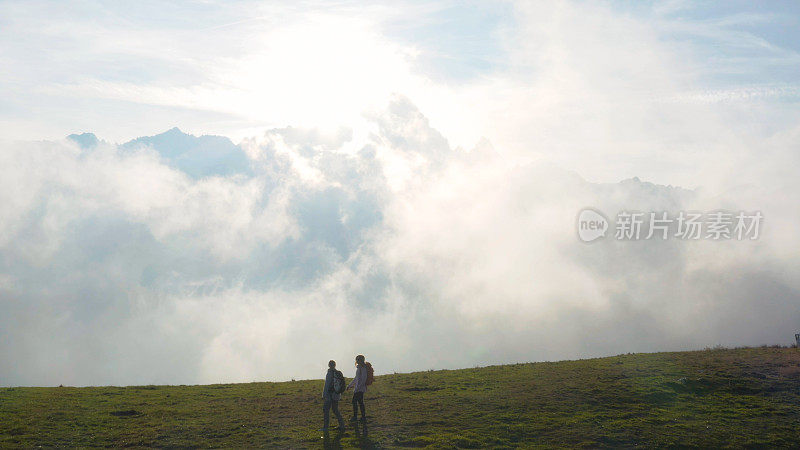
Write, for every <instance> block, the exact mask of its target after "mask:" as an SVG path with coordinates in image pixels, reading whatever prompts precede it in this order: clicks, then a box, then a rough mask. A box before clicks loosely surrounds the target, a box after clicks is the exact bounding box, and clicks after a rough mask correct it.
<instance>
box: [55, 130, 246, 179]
mask: <svg viewBox="0 0 800 450" xmlns="http://www.w3.org/2000/svg"><path fill="white" fill-rule="evenodd" d="M67 139H69V140H71V141H73V142H75V143H76V144H78V146H79V147H81V148H83V149H92V148H95V147H97V145H98V144H100V143H101V142H103V141H101V140H99V139H98V138H97V136H95V135H94V134H93V133H81V134H70V135H69V136H67ZM145 147H146V148H152V149H153V150H155V151H156V152H158V154H159V155H160V156H161V157H162V158H163V159H164V161H166V162H167V164H168V165H169V166H170V167H173V168H175V169H178V170H180V171H182V172H184V173H186V174H187V175H189V176H191V177H192V178H204V177H208V176H228V175H234V174H246V175H249V174H251V173H252V171H251V168H250V161H249V159H248V158H247V155H246V154H245V152H244V150H242V148H241V147H239V146H238V145H236V144H234V143H233V142H232V141H231V140H230V139H228V138H227V137H224V136H213V135H201V136H194V135H192V134H188V133H184V132H183V131H181V130H180V129H179V128H178V127H174V128H171V129H169V130H167V131H165V132H163V133H161V134H156V135H154V136H142V137H138V138H136V139H132V140H130V141H128V142H125V143H124V144H120V145H119V148H120V149H121V150H123V151H133V150H136V149H139V148H145Z"/></svg>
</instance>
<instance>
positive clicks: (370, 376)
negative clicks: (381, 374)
mask: <svg viewBox="0 0 800 450" xmlns="http://www.w3.org/2000/svg"><path fill="white" fill-rule="evenodd" d="M365 365H366V366H367V382H366V384H367V386H369V385H370V384H372V382H373V381H375V370H373V369H372V364H371V363H366V364H365Z"/></svg>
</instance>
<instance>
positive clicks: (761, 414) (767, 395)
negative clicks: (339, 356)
mask: <svg viewBox="0 0 800 450" xmlns="http://www.w3.org/2000/svg"><path fill="white" fill-rule="evenodd" d="M321 375H322V374H321ZM321 383H322V382H321V381H320V380H310V381H293V382H286V383H248V384H224V385H209V386H131V387H92V388H71V387H63V388H0V446H3V447H16V446H19V447H32V446H45V447H74V446H80V447H96V446H156V447H261V446H265V447H284V448H285V447H292V448H298V447H321V446H323V444H329V445H331V446H339V445H341V446H343V447H349V446H361V447H425V446H432V447H445V448H454V447H463V448H477V447H495V448H497V447H501V448H502V447H518V446H523V447H532V446H542V447H563V446H568V447H591V448H597V447H633V446H642V445H643V446H647V447H653V446H658V447H675V446H680V447H686V446H700V447H721V446H727V447H731V446H733V447H764V446H781V447H788V446H796V445H798V443H800V351H798V350H797V349H795V348H744V349H735V350H726V349H713V350H705V351H696V352H678V353H653V354H629V355H621V356H615V357H610V358H599V359H588V360H580V361H562V362H552V363H533V364H515V365H506V366H493V367H485V368H477V369H463V370H452V371H446V370H441V371H431V372H418V373H411V374H396V375H385V376H380V377H376V381H375V384H374V385H373V386H372V387H371V389H370V391H369V392H368V393H367V396H366V402H367V414H368V415H369V420H368V424H367V427H368V428H367V430H366V431H367V432H366V434H365V433H364V431H365V430H364V429H363V428H359V429H357V430H355V429H353V427H352V426H351V425H348V430H347V431H346V432H345V433H344V434H339V433H336V432H332V433H331V434H330V436H329V437H328V439H327V440H326V439H323V436H322V433H321V432H320V431H318V430H319V428H320V426H321V424H322V402H321V398H320V397H321V395H320V391H321ZM343 400H344V401H343V402H342V403H341V406H342V411H343V413H344V414H345V415H349V414H350V411H351V410H350V404H349V402H348V401H347V400H349V395H348V396H347V397H346V399H343Z"/></svg>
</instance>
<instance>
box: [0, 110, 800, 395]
mask: <svg viewBox="0 0 800 450" xmlns="http://www.w3.org/2000/svg"><path fill="white" fill-rule="evenodd" d="M371 120H372V122H371V130H372V132H371V133H370V134H368V135H367V136H366V137H365V138H364V139H363V140H362V141H359V140H358V139H356V138H354V137H353V134H352V133H351V132H350V131H349V130H348V129H341V130H338V131H336V132H328V133H326V132H321V131H318V130H307V129H295V128H284V129H273V130H270V131H268V132H267V133H266V134H265V135H264V136H262V137H260V138H257V139H252V140H245V141H244V142H242V143H241V144H239V145H238V146H233V147H231V146H230V142H229V141H227V140H226V139H223V138H210V137H205V138H202V139H201V138H195V137H192V136H188V135H185V134H183V133H180V132H179V131H178V130H170V131H169V132H168V133H165V134H164V135H160V137H159V136H157V137H153V138H143V139H139V140H136V141H133V142H132V143H129V144H125V145H121V146H117V145H112V144H109V143H106V142H103V141H97V140H96V139H90V138H88V137H87V136H86V135H84V136H83V137H82V138H80V139H76V138H74V137H73V138H71V139H65V140H63V141H60V142H5V143H2V149H1V150H2V151H0V204H1V205H2V207H0V361H2V363H0V383H2V384H4V385H18V384H22V385H53V384H61V383H64V384H80V385H88V384H146V383H207V382H223V381H251V380H265V379H266V380H283V379H288V378H291V377H294V378H307V377H318V376H319V375H320V374H319V372H320V367H323V368H324V364H325V362H326V361H327V360H328V359H331V358H335V359H339V360H345V361H346V360H349V359H350V358H352V356H353V355H355V354H356V353H365V354H367V355H368V356H369V359H371V360H372V361H373V363H374V364H375V366H376V367H377V368H378V370H379V371H381V372H390V371H409V370H416V369H428V368H443V367H464V366H474V365H484V364H491V363H502V362H515V361H532V360H541V359H560V358H575V357H585V356H592V355H604V354H616V353H621V352H629V351H656V350H665V349H681V348H702V347H705V346H710V345H715V344H727V345H738V344H748V345H755V344H762V343H776V342H787V340H788V339H789V338H790V337H791V335H792V333H793V332H794V331H795V328H796V327H797V326H798V325H797V324H798V323H800V309H798V305H800V290H799V289H800V283H798V273H797V267H798V262H799V261H798V253H797V249H798V238H797V236H796V233H795V229H796V224H797V220H798V219H800V214H798V209H797V208H798V207H797V206H796V205H797V204H798V203H797V194H796V192H797V190H794V191H793V192H787V191H786V190H784V189H785V188H786V187H787V186H792V185H793V183H794V182H793V181H791V179H790V178H788V177H787V178H775V177H773V178H772V179H771V180H767V179H763V181H764V183H763V184H761V185H758V187H757V188H756V187H753V185H743V186H737V187H732V188H728V189H716V190H714V191H713V192H710V191H704V190H703V189H697V190H687V189H681V188H677V187H670V186H661V185H654V184H650V183H647V182H644V181H640V180H638V179H628V180H625V181H622V182H620V183H611V184H596V183H590V182H587V181H585V180H584V179H583V178H581V176H579V174H576V173H573V172H570V171H568V170H564V169H563V168H560V167H558V166H556V165H553V164H551V163H548V162H545V161H542V160H539V161H536V162H527V163H522V162H518V161H513V160H509V159H506V158H503V157H501V156H499V155H498V153H496V152H495V150H494V149H493V148H492V146H491V144H490V143H489V142H487V141H483V142H481V143H480V144H479V145H478V146H477V147H476V148H474V149H471V150H469V151H465V150H463V149H460V148H451V146H450V145H449V144H448V141H447V139H446V137H445V136H443V135H442V134H440V133H439V132H438V131H437V130H435V129H434V128H432V127H431V126H430V124H429V122H428V120H427V119H426V118H425V117H424V115H423V114H422V113H421V112H420V111H419V110H418V109H417V108H416V107H415V106H414V105H413V104H411V103H410V102H409V101H408V100H407V99H405V98H402V97H397V98H395V99H394V100H393V101H392V102H391V103H390V104H389V106H388V108H387V109H386V110H385V111H383V112H381V113H377V114H375V115H374V116H372V118H371ZM176 142H177V143H178V144H175V143H176ZM784 156H785V155H784ZM787 157H788V156H787ZM215 158H216V159H215ZM209 160H211V161H212V163H209ZM213 161H222V163H220V165H215V164H214V163H213ZM242 161H245V162H246V164H245V165H242ZM741 161H749V160H748V159H747V158H744V159H742V160H741ZM775 161H776V164H779V163H780V162H781V161H785V159H781V158H776V159H775ZM731 164H732V163H731ZM762 166H763V164H762ZM215 167H217V168H219V171H215ZM758 170H761V172H758V173H762V172H763V173H773V172H767V171H766V169H764V168H763V167H762V168H761V169H758ZM753 176H755V175H753ZM776 192H782V193H783V195H781V196H776V195H775V194H776ZM586 206H593V207H595V208H598V209H600V210H601V211H604V212H606V213H608V214H610V215H613V214H615V213H616V212H617V211H619V210H622V209H628V210H640V211H651V210H652V211H663V210H666V211H678V210H703V211H705V210H712V209H719V208H725V209H732V210H733V209H737V210H738V209H743V210H748V211H750V210H761V211H762V212H763V214H764V215H765V222H764V225H763V229H762V236H761V238H760V239H759V240H756V241H727V242H720V241H697V242H685V241H679V240H667V241H663V242H662V241H655V240H650V241H640V242H619V241H616V240H614V239H605V240H602V241H599V242H596V243H593V244H585V243H582V242H580V241H579V240H578V238H577V237H576V230H575V218H576V215H577V213H578V211H579V210H580V209H581V208H583V207H586Z"/></svg>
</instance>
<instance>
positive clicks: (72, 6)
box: [0, 0, 800, 145]
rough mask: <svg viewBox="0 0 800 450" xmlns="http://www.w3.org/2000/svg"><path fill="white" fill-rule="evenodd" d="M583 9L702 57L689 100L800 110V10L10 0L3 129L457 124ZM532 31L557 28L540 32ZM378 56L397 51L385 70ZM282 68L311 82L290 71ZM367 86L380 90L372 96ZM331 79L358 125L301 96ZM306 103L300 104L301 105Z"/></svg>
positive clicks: (30, 133) (240, 130)
mask: <svg viewBox="0 0 800 450" xmlns="http://www.w3.org/2000/svg"><path fill="white" fill-rule="evenodd" d="M575 8H584V9H587V10H595V11H601V10H602V11H603V13H604V14H606V13H607V14H613V15H615V16H617V17H620V18H622V19H624V21H625V25H624V26H633V27H644V28H647V29H649V31H650V33H651V36H652V38H653V39H655V40H656V41H658V42H659V43H661V44H662V45H664V46H665V47H666V48H668V49H669V50H670V51H673V52H675V53H676V54H677V55H679V56H678V57H679V58H681V59H684V60H686V61H688V62H690V64H688V67H685V68H683V69H684V70H685V72H683V73H681V74H679V75H680V76H685V77H688V78H690V79H691V81H690V83H687V84H688V86H684V88H686V89H687V90H689V91H696V90H703V91H713V92H717V93H718V94H719V95H726V94H725V93H727V95H729V96H735V95H736V93H737V92H738V93H744V95H751V96H752V95H756V96H766V97H770V98H773V99H774V100H775V101H780V100H785V101H790V102H796V101H797V95H798V94H797V89H798V88H797V69H798V65H799V64H800V57H798V45H799V44H798V42H800V39H798V29H800V27H798V23H797V21H798V16H799V14H798V11H797V8H798V6H797V5H796V3H793V2H767V3H758V4H756V3H751V2H637V3H630V2H609V3H576V4H569V3H559V2H555V3H550V2H545V3H540V4H536V3H525V4H515V3H513V2H446V1H441V2H403V3H399V2H390V3H370V5H369V6H364V5H360V4H358V3H357V2H303V3H300V4H289V3H282V2H252V1H236V2H213V1H209V2H199V3H198V2H136V4H135V5H134V4H129V3H125V2H102V1H75V2H43V1H24V2H18V1H8V0H6V1H3V2H2V3H0V12H1V13H2V14H0V39H2V41H3V42H4V43H5V45H4V46H3V48H2V50H0V60H2V62H3V66H4V67H5V70H4V71H3V73H2V75H1V76H0V90H1V91H2V92H3V96H2V103H0V127H1V128H0V129H2V131H3V134H4V135H5V136H7V137H12V138H29V139H30V138H42V137H47V138H56V137H62V136H64V135H66V134H69V133H71V132H77V131H97V132H98V133H99V134H102V135H104V136H106V137H107V138H110V139H113V140H119V141H122V140H128V139H131V138H134V137H137V136H140V135H145V134H153V133H155V132H160V131H163V130H161V126H160V125H156V124H161V123H164V124H165V125H174V126H180V127H181V128H182V129H187V130H190V131H194V132H197V133H216V134H224V135H228V136H231V137H233V138H234V139H235V140H238V139H239V138H241V137H245V136H249V135H252V134H254V133H255V131H256V130H258V129H264V128H268V127H273V126H284V125H288V124H291V123H297V122H299V121H304V122H306V124H307V125H325V126H329V127H332V126H335V124H336V123H337V122H339V123H342V122H349V121H350V119H351V118H352V117H355V116H358V115H359V114H361V113H362V112H363V110H365V109H368V108H369V107H372V106H374V104H375V103H378V102H380V101H385V100H386V97H387V96H388V95H389V93H392V92H397V93H400V94H403V95H407V96H409V97H410V98H411V99H412V100H414V101H420V102H422V101H427V102H428V103H431V106H430V108H429V109H430V111H428V114H429V115H431V116H432V119H433V120H440V121H441V122H447V121H451V122H452V121H454V119H447V118H445V117H454V116H455V115H456V114H457V113H458V111H459V110H460V109H463V108H461V107H460V105H459V107H458V108H447V107H446V106H444V105H442V103H445V102H449V101H452V99H453V98H454V97H455V98H464V97H466V96H468V95H469V94H468V92H469V91H474V90H475V89H477V88H476V86H480V85H482V84H483V83H486V80H498V79H511V78H513V77H536V76H537V74H538V73H539V72H540V71H541V68H537V67H534V66H528V67H521V66H519V61H517V59H518V58H517V57H516V56H515V55H514V50H515V49H518V48H519V47H520V44H521V43H520V40H527V39H542V40H547V39H551V40H556V41H557V40H558V39H563V37H560V36H558V33H554V32H550V31H548V30H547V28H548V27H547V22H550V23H555V21H557V20H558V15H559V14H562V13H564V11H566V10H569V9H575ZM540 10H541V11H540ZM559 10H563V11H561V12H559ZM521 11H524V12H521ZM590 13H591V12H590ZM566 14H570V13H568V12H566ZM537 17H538V18H541V19H542V20H543V22H539V21H538V19H537ZM563 26H565V27H568V26H569V25H566V24H565V25H563ZM573 26H575V27H576V29H574V30H571V31H573V32H574V33H575V34H580V33H582V32H584V31H585V33H587V34H589V33H598V34H596V35H595V36H593V39H596V41H597V42H598V43H599V44H598V45H602V42H603V40H604V39H605V38H606V37H607V35H609V34H612V33H606V32H604V30H603V29H602V28H599V29H597V30H591V29H586V30H584V31H582V30H581V29H580V24H579V23H577V22H573ZM531 27H534V28H538V29H539V31H540V32H541V33H546V34H544V35H542V34H539V35H538V36H537V37H534V38H530V37H525V31H524V30H525V29H528V28H531ZM608 31H611V30H608ZM616 32H620V30H616ZM300 39H308V41H307V42H297V41H298V40H300ZM329 40H330V42H331V48H324V49H322V50H320V51H324V52H325V53H326V54H328V55H329V56H330V58H329V60H328V61H320V62H319V63H318V64H315V63H314V62H309V61H302V59H303V58H304V54H307V53H308V52H309V50H310V48H316V47H319V46H318V45H315V43H319V42H325V41H329ZM357 43H358V44H357ZM361 44H365V45H361ZM367 44H368V45H367ZM526 44H531V42H528V43H526ZM332 53H333V54H332ZM370 55H382V57H381V59H380V60H378V61H374V63H373V62H372V61H369V60H368V59H369V58H375V56H370ZM307 56H308V57H310V58H314V57H319V55H307ZM383 56H385V57H383ZM626 56H627V57H630V58H633V59H635V58H636V55H626ZM337 60H340V61H342V64H343V66H342V67H337V66H336V62H335V61H337ZM324 64H327V65H328V66H327V67H326V66H324ZM331 64H333V65H334V67H331V66H330V65H331ZM375 65H385V66H386V67H385V68H384V69H385V70H384V69H381V68H377V67H375ZM242 71H246V72H248V73H250V74H252V76H247V75H245V74H242V73H240V72H242ZM520 71H521V72H520ZM282 72H287V73H297V72H302V73H304V76H303V77H300V78H297V79H294V78H292V77H288V78H287V77H281V76H275V74H276V73H277V74H280V73H282ZM359 74H361V75H360V76H359ZM262 83H263V84H262ZM287 83H289V84H296V85H295V86H293V87H291V88H290V92H291V95H279V94H280V91H282V90H283V89H281V88H278V87H276V86H275V85H278V84H283V85H285V84H287ZM349 83H352V84H349ZM265 84H270V86H265ZM304 84H305V86H304ZM365 84H368V87H369V88H370V89H369V90H368V91H367V92H366V93H365V94H364V95H363V96H361V95H358V91H359V87H360V86H364V85H365ZM316 85H321V86H325V87H328V86H341V88H342V89H343V92H345V93H346V94H348V97H342V98H341V99H339V98H337V99H336V100H339V101H343V100H344V99H345V98H347V99H348V103H349V104H350V105H352V107H350V109H349V110H348V111H347V116H348V117H347V118H345V117H341V116H342V112H341V111H342V107H341V105H339V106H338V107H333V106H332V105H330V104H328V103H327V102H326V99H325V98H324V97H325V96H324V95H321V94H320V93H319V92H313V93H312V94H310V95H315V96H316V97H317V98H316V99H298V98H297V97H298V96H301V95H302V92H303V91H304V89H309V88H311V87H312V86H316ZM283 87H284V88H285V87H288V86H283ZM429 91H432V92H433V94H432V93H431V92H429ZM689 93H691V92H689ZM687 94H688V93H687ZM487 95H489V94H487ZM709 95H710V94H709ZM415 97H419V99H417V98H415ZM431 97H437V98H436V99H435V102H436V103H435V104H434V100H430V101H428V100H426V99H428V98H431ZM248 99H257V100H258V102H259V104H254V102H251V101H248ZM298 103H299V104H300V105H302V108H300V107H299V106H298V107H297V108H300V109H301V110H292V111H287V110H289V109H293V105H297V104H298ZM423 106H424V105H423ZM280 110H283V111H280ZM309 110H311V111H309ZM99 111H102V112H99ZM314 111H316V112H314ZM142 116H146V117H149V118H151V119H150V120H148V119H143V118H142ZM336 116H339V117H336ZM469 119H471V120H472V121H474V120H476V119H475V118H474V117H473V118H469ZM465 120H468V119H465ZM166 122H169V123H166ZM90 125H91V126H90ZM89 128H91V130H89ZM167 128H170V126H167ZM452 128H453V129H463V128H464V127H460V126H457V125H452ZM481 131H484V132H486V134H491V133H490V130H481ZM479 137H480V136H475V135H465V136H464V137H463V141H464V142H459V144H462V145H473V144H474V142H475V141H476V140H477V138H479ZM487 137H489V139H492V138H493V136H487Z"/></svg>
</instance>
